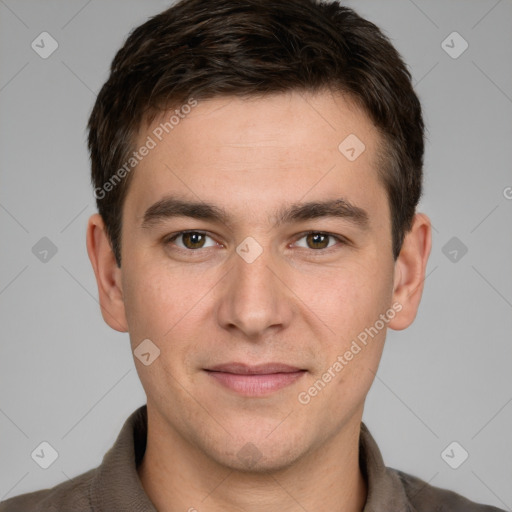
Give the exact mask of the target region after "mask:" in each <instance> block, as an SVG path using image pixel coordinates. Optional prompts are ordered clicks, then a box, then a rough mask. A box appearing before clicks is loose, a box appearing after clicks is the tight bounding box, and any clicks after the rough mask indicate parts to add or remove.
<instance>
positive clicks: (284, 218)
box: [141, 196, 370, 230]
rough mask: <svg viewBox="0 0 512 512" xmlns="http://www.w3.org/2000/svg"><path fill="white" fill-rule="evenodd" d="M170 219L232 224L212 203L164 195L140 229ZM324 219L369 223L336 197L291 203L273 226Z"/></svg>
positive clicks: (356, 209) (361, 225)
mask: <svg viewBox="0 0 512 512" xmlns="http://www.w3.org/2000/svg"><path fill="white" fill-rule="evenodd" d="M173 217H190V218H193V219H198V220H207V221H211V222H216V223H221V224H225V225H226V226H230V225H231V224H232V222H231V219H230V216H229V215H228V213H227V212H226V210H224V209H223V208H221V207H219V206H217V205H215V204H211V203H205V202H196V201H189V200H185V199H180V198H178V197H175V196H166V197H164V198H162V199H160V200H159V201H157V202H156V203H154V204H153V205H151V206H150V207H149V208H148V209H147V210H146V211H145V213H144V215H143V220H142V224H141V227H142V228H144V229H147V228H151V227H153V226H155V225H156V224H159V223H161V222H163V221H165V220H167V219H170V218H173ZM325 217H333V218H339V219H346V220H348V221H349V222H350V223H352V224H353V225H354V226H356V227H358V228H360V229H363V230H367V229H368V228H369V224H370V220H369V215H368V212H367V211H366V210H364V209H363V208H360V207H358V206H355V205H353V204H351V203H350V202H349V201H348V200H346V199H344V198H338V199H331V200H326V201H310V202H307V203H293V204H291V205H289V206H285V207H283V208H280V209H279V210H278V211H277V213H276V214H275V215H274V218H275V221H274V226H275V227H279V226H281V225H283V224H292V223H296V222H301V221H306V220H312V219H318V218H325Z"/></svg>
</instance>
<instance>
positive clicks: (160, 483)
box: [137, 408, 367, 512]
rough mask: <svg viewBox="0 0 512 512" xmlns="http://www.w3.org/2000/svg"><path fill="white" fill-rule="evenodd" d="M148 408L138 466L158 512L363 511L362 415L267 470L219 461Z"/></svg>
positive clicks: (145, 488)
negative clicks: (250, 469)
mask: <svg viewBox="0 0 512 512" xmlns="http://www.w3.org/2000/svg"><path fill="white" fill-rule="evenodd" d="M153 420H156V418H153V416H152V415H151V413H150V410H149V408H148V436H147V446H146V451H145V454H144V458H143V460H142V462H141V464H140V466H139V467H138V470H137V471H138V473H139V477H140V479H141V483H142V486H143V487H144V490H145V492H146V494H147V495H148V496H149V498H150V500H151V501H152V503H153V504H154V505H155V507H156V508H157V509H158V510H159V512H178V511H180V512H182V511H189V512H195V511H197V512H231V511H240V510H244V511H247V512H263V511H265V512H272V511H276V512H277V511H279V512H291V511H297V510H318V509H319V508H321V509H325V510H332V511H340V512H341V511H343V512H361V511H362V510H363V508H364V504H365V502H366V495H367V484H366V480H365V478H364V477H363V475H362V473H361V469H360V466H359V432H360V422H361V416H359V417H357V418H354V421H352V422H351V423H350V424H346V425H345V426H344V428H343V429H342V431H340V432H338V433H337V435H336V436H334V437H333V438H331V439H328V440H326V441H325V442H324V443H323V444H322V445H320V446H319V447H317V448H316V449H314V450H311V451H310V452H309V453H307V454H305V455H304V456H303V457H302V458H301V459H299V460H297V461H296V462H295V463H294V464H293V465H291V466H290V467H287V468H285V469H282V470H279V471H275V472H270V473H250V472H239V471H237V470H233V469H231V468H229V467H226V466H223V465H220V464H218V463H217V462H216V461H214V460H212V459H211V458H209V457H208V456H207V455H206V454H204V453H203V452H200V451H199V450H198V449H197V448H196V447H194V446H192V445H190V444H189V443H188V442H187V441H186V440H184V439H183V438H182V437H181V436H180V435H179V434H178V433H177V432H175V431H174V430H170V429H169V428H168V427H167V429H166V428H165V427H163V426H162V424H161V423H159V422H157V421H153Z"/></svg>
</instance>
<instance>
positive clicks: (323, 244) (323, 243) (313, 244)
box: [306, 233, 330, 249]
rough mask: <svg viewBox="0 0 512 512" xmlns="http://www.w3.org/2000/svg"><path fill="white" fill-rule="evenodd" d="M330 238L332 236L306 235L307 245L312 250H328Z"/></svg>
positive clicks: (322, 234) (321, 234)
mask: <svg viewBox="0 0 512 512" xmlns="http://www.w3.org/2000/svg"><path fill="white" fill-rule="evenodd" d="M329 238H330V235H326V234H324V233H309V234H308V235H306V240H307V244H308V247H309V248H310V249H327V247H328V246H329Z"/></svg>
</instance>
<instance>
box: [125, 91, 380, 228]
mask: <svg viewBox="0 0 512 512" xmlns="http://www.w3.org/2000/svg"><path fill="white" fill-rule="evenodd" d="M380 142H381V139H380V135H379V134H378V131H377V130H376V128H375V127H374V125H373V123H372V122H371V120H370V119H369V118H368V117H367V116H366V115H365V113H363V112H362V111H361V110H360V109H358V108H357V107H356V106H355V105H354V104H353V103H351V102H349V101H348V100H347V99H346V98H344V97H343V96H341V95H339V94H332V93H330V92H322V93H316V94H312V93H300V92H297V91H294V92H289V93H282V94H274V95H268V96H265V97H251V98H237V97H219V98H214V99H212V100H207V101H201V102H195V101H192V102H191V101H190V100H189V102H188V103H185V104H183V105H181V106H180V105H178V106H175V107H173V109H172V110H169V111H167V112H164V113H162V114H161V115H160V116H158V117H157V118H156V119H155V120H154V121H153V122H152V123H151V125H150V126H149V127H147V128H146V127H145V129H144V130H141V132H140V133H139V137H138V140H137V144H136V148H141V147H143V146H145V145H147V146H148V147H149V146H151V149H150V150H149V151H145V153H146V155H145V156H144V157H143V158H141V159H140V161H139V163H138V164H137V167H136V169H135V172H134V176H133V178H132V183H131V184H130V188H129V191H128V194H127V198H126V203H125V204H126V206H127V208H129V209H130V210H131V211H132V213H133V214H134V215H136V216H137V217H138V218H140V216H141V214H142V213H143V211H144V210H145V209H146V208H147V207H148V206H150V205H151V204H153V203H155V202H156V201H158V200H159V199H161V198H162V197H164V196H165V195H169V194H170V193H172V194H178V195H180V196H182V197H188V198H190V199H193V200H195V201H201V200H204V201H207V202H209V203H216V204H219V203H221V204H222V205H223V206H224V207H225V209H228V210H229V208H230V207H231V208H232V210H233V211H237V212H239V213H241V214H242V213H244V212H245V214H247V213H248V212H249V211H252V212H253V213H257V212H259V211H261V212H262V214H263V210H265V215H266V217H267V219H268V213H269V212H270V211H272V210H276V206H277V205H279V204H280V203H288V202H290V203H291V202H293V203H297V202H300V201H301V200H303V201H311V200H317V199H327V198H331V199H334V198H336V197H338V196H343V197H347V196H350V199H351V202H355V203H358V202H359V203H362V204H366V205H367V206H368V207H369V209H370V210H371V209H373V210H378V209H379V208H381V209H382V208H385V204H384V203H385V202H386V197H385V191H384V189H383V188H382V186H381V184H380V181H379V179H378V175H377V164H378V159H377V154H378V153H377V152H378V147H379V144H380ZM376 213H378V211H377V212H376ZM380 214H381V215H382V211H381V212H380ZM254 220H256V218H254Z"/></svg>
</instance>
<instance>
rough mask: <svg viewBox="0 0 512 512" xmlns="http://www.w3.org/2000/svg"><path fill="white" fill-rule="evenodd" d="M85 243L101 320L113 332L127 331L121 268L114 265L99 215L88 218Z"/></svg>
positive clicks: (113, 258)
mask: <svg viewBox="0 0 512 512" xmlns="http://www.w3.org/2000/svg"><path fill="white" fill-rule="evenodd" d="M86 241H87V253H88V254H89V259H90V261H91V264H92V267H93V270H94V275H95V276H96V283H97V285H98V295H99V301H100V307H101V314H102V315H103V319H104V320H105V322H106V323H107V324H108V325H109V326H110V327H112V329H114V330H116V331H119V332H128V324H127V321H126V314H125V307H124V301H123V291H122V284H121V269H120V268H119V267H118V266H117V263H116V259H115V256H114V252H113V251H112V247H111V245H110V240H109V238H108V235H107V232H106V230H105V224H104V222H103V219H102V217H101V215H99V214H98V213H95V214H94V215H92V216H91V217H90V218H89V222H88V224H87V236H86Z"/></svg>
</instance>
